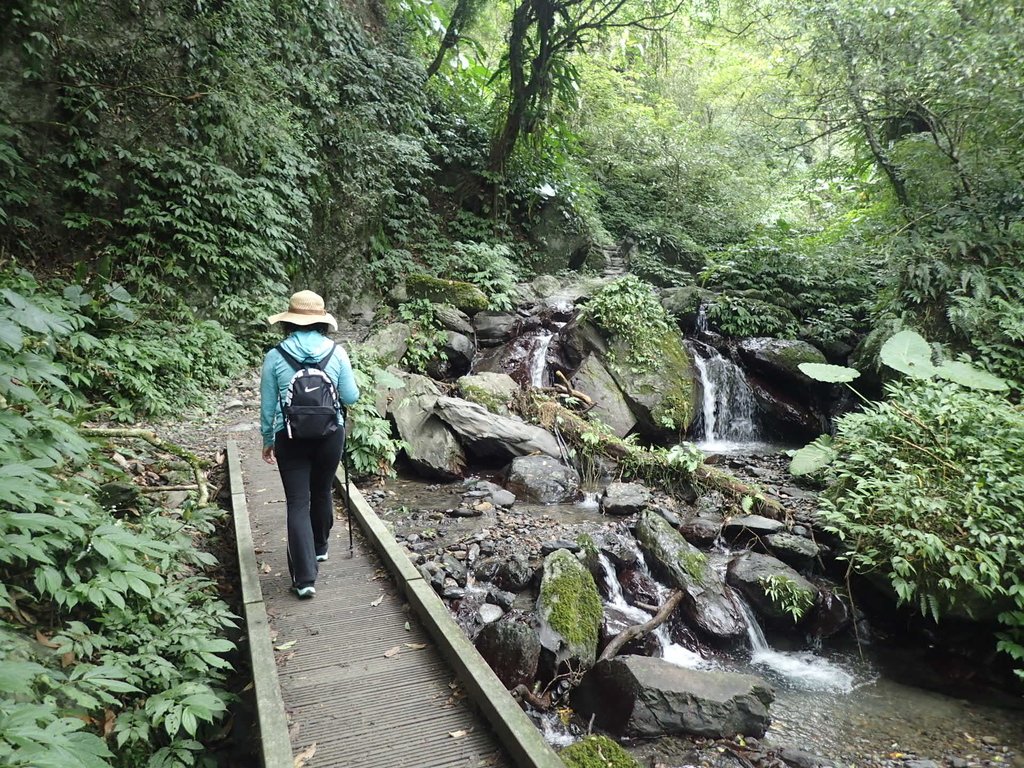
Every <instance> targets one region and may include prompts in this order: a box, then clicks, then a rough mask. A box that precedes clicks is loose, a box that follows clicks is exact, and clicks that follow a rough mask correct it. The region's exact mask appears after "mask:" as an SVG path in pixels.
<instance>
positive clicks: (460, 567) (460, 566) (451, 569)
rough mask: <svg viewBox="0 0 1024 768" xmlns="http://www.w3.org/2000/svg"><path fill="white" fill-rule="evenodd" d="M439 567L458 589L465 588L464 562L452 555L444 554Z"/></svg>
mask: <svg viewBox="0 0 1024 768" xmlns="http://www.w3.org/2000/svg"><path fill="white" fill-rule="evenodd" d="M441 565H442V567H443V568H444V570H445V571H446V572H447V574H448V575H449V576H450V577H451V578H453V579H455V581H456V583H458V585H459V586H460V587H464V586H466V564H465V563H464V562H462V561H461V560H460V559H459V558H457V557H455V556H454V555H452V554H446V555H445V556H444V557H443V558H442V560H441Z"/></svg>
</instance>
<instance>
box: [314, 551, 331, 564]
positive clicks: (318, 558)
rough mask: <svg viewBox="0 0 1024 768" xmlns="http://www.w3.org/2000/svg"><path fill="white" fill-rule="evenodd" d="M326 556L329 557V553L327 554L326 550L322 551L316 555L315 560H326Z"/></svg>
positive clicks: (319, 561)
mask: <svg viewBox="0 0 1024 768" xmlns="http://www.w3.org/2000/svg"><path fill="white" fill-rule="evenodd" d="M328 557H330V555H329V554H327V553H326V552H324V553H323V554H322V555H317V556H316V561H317V562H318V563H322V562H323V561H324V560H326V559H327V558H328Z"/></svg>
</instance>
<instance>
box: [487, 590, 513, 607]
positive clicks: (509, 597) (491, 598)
mask: <svg viewBox="0 0 1024 768" xmlns="http://www.w3.org/2000/svg"><path fill="white" fill-rule="evenodd" d="M515 601H516V596H515V595H514V594H512V593H511V592H506V591H505V590H503V589H498V588H497V587H493V586H492V587H490V588H488V590H487V602H489V603H494V604H495V605H497V606H499V607H501V608H504V609H505V610H506V611H507V610H509V609H511V608H512V605H513V603H515Z"/></svg>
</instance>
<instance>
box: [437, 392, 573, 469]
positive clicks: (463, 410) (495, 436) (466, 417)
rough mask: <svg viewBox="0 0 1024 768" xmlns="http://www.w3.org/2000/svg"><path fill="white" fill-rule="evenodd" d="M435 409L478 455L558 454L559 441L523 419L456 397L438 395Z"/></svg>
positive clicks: (512, 456) (501, 457) (503, 456)
mask: <svg viewBox="0 0 1024 768" xmlns="http://www.w3.org/2000/svg"><path fill="white" fill-rule="evenodd" d="M434 413H435V414H436V415H437V416H438V417H439V418H440V419H441V420H442V421H443V422H445V424H447V425H448V426H449V427H450V428H451V429H452V431H454V432H455V434H456V435H457V436H458V437H459V439H460V441H461V442H462V444H463V445H464V446H466V447H467V448H468V449H469V450H470V451H472V453H473V455H474V456H475V457H476V458H479V459H488V458H495V459H512V458H514V457H516V456H527V455H529V454H532V453H542V454H545V455H547V456H554V457H558V456H561V452H560V450H559V447H558V442H557V441H556V440H555V438H554V437H553V436H552V435H551V433H550V432H547V431H546V430H543V429H541V428H540V427H535V426H533V425H531V424H527V423H526V422H524V421H523V420H522V419H518V418H513V417H510V416H499V415H497V414H494V413H491V412H490V411H488V410H487V409H486V408H484V407H483V406H482V405H477V404H476V403H471V402H469V401H468V400H462V399H461V398H457V397H439V398H438V399H437V402H436V403H435V405H434Z"/></svg>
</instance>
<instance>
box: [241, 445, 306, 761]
mask: <svg viewBox="0 0 1024 768" xmlns="http://www.w3.org/2000/svg"><path fill="white" fill-rule="evenodd" d="M227 447H228V482H229V483H230V487H231V509H232V517H233V518H234V521H235V544H236V549H237V550H238V570H239V574H240V580H241V582H242V605H243V607H244V609H245V626H246V632H247V635H248V641H249V657H250V659H251V662H252V679H253V688H254V690H255V698H256V713H257V718H258V722H259V729H260V744H261V751H262V758H263V766H264V768H288V767H290V766H291V765H292V745H291V739H290V738H289V736H288V717H287V715H286V714H285V709H284V699H283V698H282V696H281V685H280V683H279V681H278V679H277V662H276V660H275V659H274V647H273V644H272V643H271V641H270V625H269V622H268V619H267V607H266V605H265V604H264V603H263V591H262V590H261V589H260V576H259V570H258V569H257V566H256V551H255V548H254V547H253V541H252V528H251V527H250V525H249V507H248V504H247V503H246V500H245V486H244V485H243V484H242V463H241V460H240V457H239V454H238V444H237V443H236V442H235V441H234V440H229V441H228V446H227Z"/></svg>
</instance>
